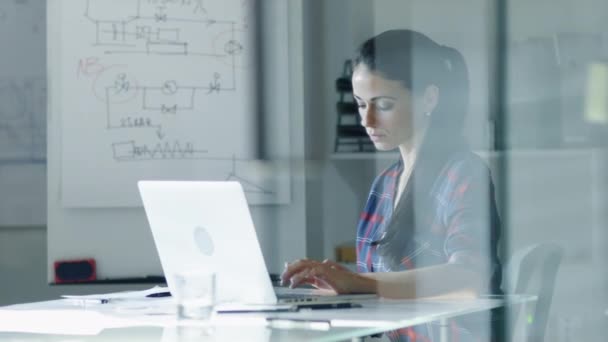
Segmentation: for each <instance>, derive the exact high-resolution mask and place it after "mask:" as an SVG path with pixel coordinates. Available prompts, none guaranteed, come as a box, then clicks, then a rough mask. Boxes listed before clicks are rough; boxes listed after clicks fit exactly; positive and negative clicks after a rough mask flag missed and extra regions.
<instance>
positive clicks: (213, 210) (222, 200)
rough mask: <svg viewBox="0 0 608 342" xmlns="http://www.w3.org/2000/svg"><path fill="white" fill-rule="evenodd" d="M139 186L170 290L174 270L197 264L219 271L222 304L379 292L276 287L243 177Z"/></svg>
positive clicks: (332, 299)
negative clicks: (221, 180) (232, 179)
mask: <svg viewBox="0 0 608 342" xmlns="http://www.w3.org/2000/svg"><path fill="white" fill-rule="evenodd" d="M138 187H139V192H140V195H141V198H142V201H143V204H144V209H145V212H146V216H147V218H148V222H149V224H150V228H151V230H152V236H153V238H154V243H155V245H156V249H157V251H158V255H159V258H160V262H161V265H162V268H163V271H164V273H165V278H166V280H167V285H168V287H169V290H170V291H171V290H172V289H174V288H175V284H174V274H175V273H177V272H183V271H191V270H195V269H196V270H204V271H213V272H215V274H216V298H217V302H218V303H220V304H247V305H250V304H252V305H265V306H268V305H271V306H272V305H277V304H296V305H298V306H300V307H305V306H310V307H313V306H314V305H317V304H318V305H328V304H331V305H335V306H332V307H340V305H341V304H347V303H353V302H354V301H360V300H363V299H370V298H376V295H374V294H352V295H337V294H335V292H333V291H327V290H316V289H303V288H297V289H289V288H274V287H273V286H272V282H271V280H270V277H269V274H268V270H267V268H266V263H265V262H264V257H263V255H262V250H261V248H260V244H259V242H258V238H257V235H256V231H255V228H254V224H253V221H252V219H251V214H250V212H249V206H248V204H247V200H246V198H245V193H244V192H243V188H242V186H241V185H240V183H238V182H232V181H225V182H207V181H140V182H138Z"/></svg>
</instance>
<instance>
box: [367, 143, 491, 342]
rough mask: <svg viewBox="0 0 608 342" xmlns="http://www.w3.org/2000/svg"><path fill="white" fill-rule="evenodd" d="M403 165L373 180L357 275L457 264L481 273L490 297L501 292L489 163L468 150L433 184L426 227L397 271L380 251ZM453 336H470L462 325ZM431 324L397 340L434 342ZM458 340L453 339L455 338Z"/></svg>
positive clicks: (406, 251) (404, 332) (454, 329)
mask: <svg viewBox="0 0 608 342" xmlns="http://www.w3.org/2000/svg"><path fill="white" fill-rule="evenodd" d="M402 170H403V163H402V161H401V160H400V161H398V162H396V163H395V164H393V165H392V166H390V167H389V168H388V169H386V170H385V171H383V172H382V173H381V174H380V175H379V176H378V177H377V178H376V180H375V181H374V183H373V185H372V188H371V191H370V194H369V197H368V200H367V204H366V206H365V209H364V210H363V213H362V214H361V218H360V221H359V225H358V230H357V269H358V271H359V272H390V271H402V270H408V269H413V268H417V267H425V266H432V265H440V264H445V263H452V264H459V265H462V266H463V267H467V268H470V269H472V270H475V271H478V272H481V274H482V276H483V277H485V279H487V280H488V293H493V294H497V293H500V282H501V276H502V272H501V271H502V267H501V265H500V261H499V260H498V256H497V243H498V239H499V235H500V220H499V218H498V213H497V209H496V204H495V200H494V187H493V184H492V181H491V178H490V172H489V169H488V167H487V166H486V164H485V163H484V162H483V161H482V160H481V159H480V158H479V157H478V156H477V155H475V154H474V153H472V152H470V151H466V152H459V153H457V154H455V155H454V156H453V157H452V158H451V159H450V160H449V161H448V162H447V163H446V166H445V167H444V168H443V170H442V171H441V172H440V174H439V176H438V177H437V180H436V181H435V182H434V183H433V185H432V186H431V191H430V194H429V195H430V196H431V197H430V199H431V202H432V203H431V205H430V207H428V208H429V209H428V211H427V212H425V213H416V216H417V217H418V215H422V218H423V221H418V222H425V223H428V225H427V224H425V225H424V227H418V228H417V230H415V231H414V233H413V235H412V241H410V242H409V243H408V244H407V246H404V249H403V253H402V255H400V256H399V257H400V260H401V265H400V267H399V268H394V267H393V268H391V267H390V266H389V263H388V262H385V261H384V260H383V258H382V256H380V255H379V254H378V253H377V252H376V246H375V244H374V243H373V242H374V241H379V240H380V239H381V238H382V236H383V233H384V232H385V229H386V228H387V226H388V223H389V222H390V220H391V217H392V214H393V207H394V197H395V192H396V184H397V179H398V177H399V175H400V174H401V171H402ZM451 330H452V336H453V337H457V336H459V337H460V338H458V339H459V340H470V339H472V337H473V336H472V335H471V334H470V333H469V332H468V331H467V329H464V328H463V327H461V326H460V325H459V324H451ZM437 334H438V330H437V327H436V326H434V325H433V324H427V325H425V326H419V327H413V328H406V329H400V330H395V331H392V332H390V333H387V335H388V336H389V337H390V338H391V340H393V341H433V340H434V339H433V337H434V336H438V335H437ZM453 340H454V339H453Z"/></svg>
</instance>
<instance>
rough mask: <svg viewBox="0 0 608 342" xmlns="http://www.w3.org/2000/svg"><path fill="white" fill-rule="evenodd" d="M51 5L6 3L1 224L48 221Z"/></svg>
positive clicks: (0, 93) (2, 18) (0, 101)
mask: <svg viewBox="0 0 608 342" xmlns="http://www.w3.org/2000/svg"><path fill="white" fill-rule="evenodd" d="M45 11H46V6H45V1H42V0H36V1H19V0H3V1H0V51H1V54H0V226H16V225H28V226H30V225H42V224H44V223H45V222H46V201H45V198H46V165H45V161H46V160H45V159H46V72H45V67H46V44H45V42H46V35H45V33H46V26H45V25H46V17H45Z"/></svg>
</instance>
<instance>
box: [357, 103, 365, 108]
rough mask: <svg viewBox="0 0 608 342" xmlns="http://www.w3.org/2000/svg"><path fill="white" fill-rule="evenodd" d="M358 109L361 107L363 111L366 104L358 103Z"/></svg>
mask: <svg viewBox="0 0 608 342" xmlns="http://www.w3.org/2000/svg"><path fill="white" fill-rule="evenodd" d="M357 107H359V109H363V108H365V103H357Z"/></svg>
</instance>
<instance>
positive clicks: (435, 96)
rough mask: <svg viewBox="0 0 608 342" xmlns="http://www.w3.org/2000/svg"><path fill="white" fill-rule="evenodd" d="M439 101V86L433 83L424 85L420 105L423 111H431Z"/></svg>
mask: <svg viewBox="0 0 608 342" xmlns="http://www.w3.org/2000/svg"><path fill="white" fill-rule="evenodd" d="M438 103H439V87H437V86H436V85H434V84H431V85H430V86H428V87H426V89H425V90H424V94H423V95H422V107H423V109H424V113H429V114H430V113H433V111H434V110H435V108H436V107H437V104H438Z"/></svg>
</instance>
